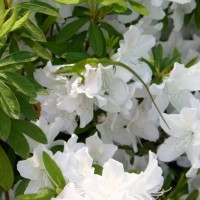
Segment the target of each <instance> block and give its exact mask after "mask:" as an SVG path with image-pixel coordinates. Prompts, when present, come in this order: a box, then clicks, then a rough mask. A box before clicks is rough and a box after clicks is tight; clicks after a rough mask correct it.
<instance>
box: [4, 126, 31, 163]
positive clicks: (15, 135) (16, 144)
mask: <svg viewBox="0 0 200 200" xmlns="http://www.w3.org/2000/svg"><path fill="white" fill-rule="evenodd" d="M8 140H9V144H10V146H11V147H12V148H13V150H14V151H15V153H16V154H17V155H19V156H21V157H22V158H24V159H26V158H28V156H29V145H28V142H27V140H26V138H25V137H24V135H23V134H22V133H21V132H20V131H19V130H18V129H17V128H16V127H13V126H12V127H11V132H10V135H9V137H8Z"/></svg>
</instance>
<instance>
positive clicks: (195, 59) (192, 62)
mask: <svg viewBox="0 0 200 200" xmlns="http://www.w3.org/2000/svg"><path fill="white" fill-rule="evenodd" d="M197 60H198V57H194V58H192V59H191V60H190V61H188V63H187V64H186V65H185V67H186V68H190V67H191V66H192V65H194V64H195V63H196V62H197Z"/></svg>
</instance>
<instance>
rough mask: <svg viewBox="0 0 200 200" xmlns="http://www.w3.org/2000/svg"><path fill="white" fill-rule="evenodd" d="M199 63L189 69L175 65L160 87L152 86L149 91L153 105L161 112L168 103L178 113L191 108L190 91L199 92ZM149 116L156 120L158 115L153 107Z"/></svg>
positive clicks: (191, 96) (192, 97)
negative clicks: (153, 96)
mask: <svg viewBox="0 0 200 200" xmlns="http://www.w3.org/2000/svg"><path fill="white" fill-rule="evenodd" d="M199 77H200V62H198V63H197V64H195V65H193V66H192V67H190V68H186V67H185V66H184V65H182V64H179V63H175V65H174V68H173V70H172V71H171V72H170V74H169V77H165V78H164V80H163V83H161V84H160V85H156V84H152V85H151V86H150V91H151V94H152V95H155V96H156V97H155V99H154V101H155V103H156V105H157V106H158V108H159V110H160V111H161V112H164V110H165V109H166V108H167V106H168V105H169V103H171V104H172V106H173V107H174V108H175V109H176V110H177V111H180V110H181V109H182V108H184V107H190V106H191V100H192V99H195V97H194V95H192V93H191V91H197V90H200V79H199ZM150 116H151V117H154V118H157V117H158V113H157V111H156V109H155V107H154V106H153V108H152V109H151V110H150Z"/></svg>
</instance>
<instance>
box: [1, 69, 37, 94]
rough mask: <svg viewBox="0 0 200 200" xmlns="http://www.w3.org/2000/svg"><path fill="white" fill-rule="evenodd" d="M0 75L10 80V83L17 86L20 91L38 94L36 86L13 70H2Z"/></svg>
mask: <svg viewBox="0 0 200 200" xmlns="http://www.w3.org/2000/svg"><path fill="white" fill-rule="evenodd" d="M0 77H3V78H5V79H6V80H8V81H9V82H10V84H12V85H13V86H15V87H16V88H17V89H18V90H19V91H20V92H22V93H24V94H26V95H27V96H33V97H34V96H36V91H35V88H34V87H33V85H32V84H31V82H30V81H29V80H27V79H26V78H25V77H24V76H22V75H20V74H17V73H13V72H2V73H0Z"/></svg>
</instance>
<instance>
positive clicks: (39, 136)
mask: <svg viewBox="0 0 200 200" xmlns="http://www.w3.org/2000/svg"><path fill="white" fill-rule="evenodd" d="M12 127H15V128H17V129H18V130H19V131H20V132H21V133H24V134H25V135H27V136H29V137H30V138H32V139H33V140H35V141H37V142H40V143H43V144H47V143H48V141H47V138H46V135H45V134H44V132H43V131H42V130H41V129H40V128H39V127H38V126H36V125H35V124H33V123H31V122H29V121H24V120H12Z"/></svg>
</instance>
